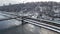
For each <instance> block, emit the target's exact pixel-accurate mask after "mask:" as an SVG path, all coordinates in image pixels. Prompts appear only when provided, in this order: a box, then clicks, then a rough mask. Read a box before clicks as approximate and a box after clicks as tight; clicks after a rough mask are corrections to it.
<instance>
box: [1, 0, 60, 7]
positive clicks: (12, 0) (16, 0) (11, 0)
mask: <svg viewBox="0 0 60 34" xmlns="http://www.w3.org/2000/svg"><path fill="white" fill-rule="evenodd" d="M41 1H56V2H60V0H0V6H1V5H3V4H6V5H8V4H9V3H11V4H18V3H23V2H25V3H26V2H41Z"/></svg>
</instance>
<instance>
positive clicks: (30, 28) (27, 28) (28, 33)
mask: <svg viewBox="0 0 60 34" xmlns="http://www.w3.org/2000/svg"><path fill="white" fill-rule="evenodd" d="M0 34H40V28H39V27H37V26H34V25H31V24H25V25H20V26H18V27H13V28H11V29H7V30H4V31H1V32H0Z"/></svg>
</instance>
